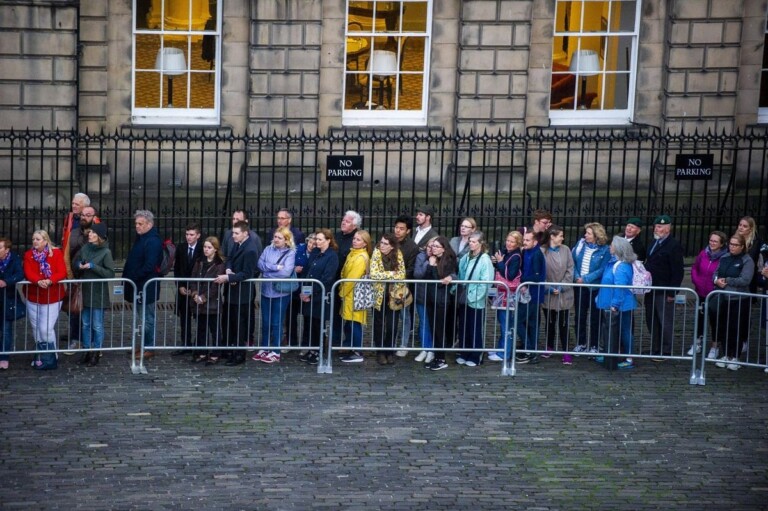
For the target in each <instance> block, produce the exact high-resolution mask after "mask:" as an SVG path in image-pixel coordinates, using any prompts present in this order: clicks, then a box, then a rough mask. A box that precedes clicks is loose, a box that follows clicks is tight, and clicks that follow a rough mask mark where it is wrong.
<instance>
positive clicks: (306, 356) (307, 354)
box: [299, 351, 312, 362]
mask: <svg viewBox="0 0 768 511" xmlns="http://www.w3.org/2000/svg"><path fill="white" fill-rule="evenodd" d="M311 357H312V352H311V351H305V352H304V353H302V354H301V355H299V360H301V361H302V362H309V359H310V358H311Z"/></svg>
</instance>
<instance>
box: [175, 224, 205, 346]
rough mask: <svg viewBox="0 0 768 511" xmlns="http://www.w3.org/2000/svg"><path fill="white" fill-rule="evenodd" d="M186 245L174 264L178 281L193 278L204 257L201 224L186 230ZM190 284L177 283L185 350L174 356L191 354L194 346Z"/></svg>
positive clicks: (177, 302) (179, 314) (178, 310)
mask: <svg viewBox="0 0 768 511" xmlns="http://www.w3.org/2000/svg"><path fill="white" fill-rule="evenodd" d="M184 230H185V233H184V237H185V238H186V242H185V243H181V244H179V246H178V247H177V249H176V261H175V262H174V264H173V276H174V277H175V278H177V279H181V278H185V277H191V276H192V267H193V266H194V265H195V261H196V260H197V259H198V258H200V257H202V255H203V244H202V243H201V242H200V224H198V223H197V222H193V223H191V224H189V225H187V227H186V228H185V229H184ZM188 287H189V286H188V283H187V282H185V281H183V280H177V281H176V288H177V291H178V292H177V293H176V315H177V316H178V317H179V321H180V322H181V341H182V346H184V348H182V349H179V350H176V351H174V352H173V353H172V355H175V356H178V355H185V354H188V353H191V350H190V349H189V347H190V346H192V313H193V312H194V310H195V304H194V303H193V302H192V301H191V300H190V299H189V293H190V292H189V291H188Z"/></svg>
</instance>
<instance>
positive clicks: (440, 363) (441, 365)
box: [424, 358, 448, 371]
mask: <svg viewBox="0 0 768 511" xmlns="http://www.w3.org/2000/svg"><path fill="white" fill-rule="evenodd" d="M424 367H426V368H427V369H429V370H430V371H439V370H441V369H445V368H447V367H448V364H446V363H445V360H441V359H439V358H436V359H434V360H433V361H432V362H430V363H429V364H427V365H426V366H424Z"/></svg>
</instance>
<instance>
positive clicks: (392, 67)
mask: <svg viewBox="0 0 768 511" xmlns="http://www.w3.org/2000/svg"><path fill="white" fill-rule="evenodd" d="M370 71H372V72H373V74H374V75H377V76H392V75H394V74H395V73H397V55H396V54H395V52H392V51H387V50H374V51H373V55H372V56H371V63H370Z"/></svg>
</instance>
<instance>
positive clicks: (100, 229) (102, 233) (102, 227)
mask: <svg viewBox="0 0 768 511" xmlns="http://www.w3.org/2000/svg"><path fill="white" fill-rule="evenodd" d="M91 230H92V231H93V232H95V233H96V235H97V236H98V237H99V238H101V239H103V240H106V239H107V224H104V223H99V224H93V225H91Z"/></svg>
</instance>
